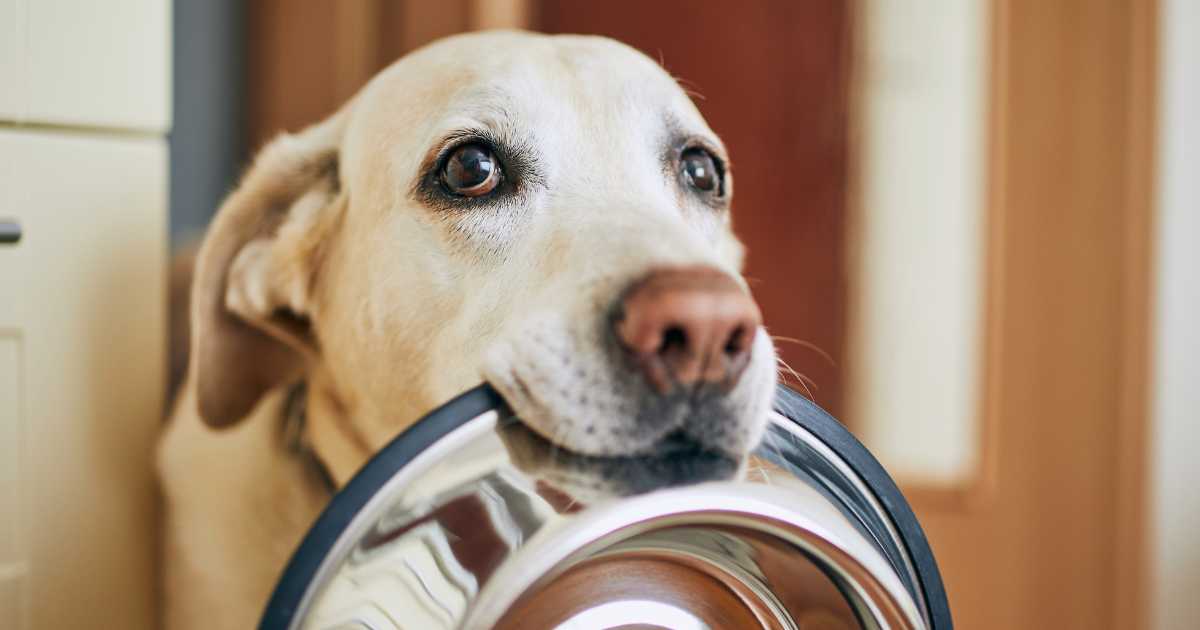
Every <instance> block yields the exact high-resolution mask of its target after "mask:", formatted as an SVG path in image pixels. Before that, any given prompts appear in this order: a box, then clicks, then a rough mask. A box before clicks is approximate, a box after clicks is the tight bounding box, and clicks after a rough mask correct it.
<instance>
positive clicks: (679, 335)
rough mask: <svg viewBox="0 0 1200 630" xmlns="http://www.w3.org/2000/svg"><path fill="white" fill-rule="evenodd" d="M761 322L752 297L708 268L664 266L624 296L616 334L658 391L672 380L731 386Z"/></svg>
mask: <svg viewBox="0 0 1200 630" xmlns="http://www.w3.org/2000/svg"><path fill="white" fill-rule="evenodd" d="M761 322H762V317H761V315H760V314H759V311H758V306H757V305H756V304H755V303H754V300H753V299H751V297H750V296H749V295H748V294H747V293H746V291H744V290H743V289H742V287H741V286H739V285H738V284H737V283H736V282H735V281H734V280H733V278H731V277H730V276H729V275H728V274H726V273H724V272H722V271H720V270H718V269H714V268H711V267H678V268H669V269H661V270H658V271H655V272H653V273H651V274H650V275H649V276H646V277H645V278H643V279H642V280H640V281H638V282H636V283H634V284H633V285H632V286H631V287H630V289H629V290H628V291H627V292H626V293H625V295H624V297H623V298H622V300H621V309H620V311H619V312H618V317H617V319H616V320H615V328H616V336H617V339H618V341H619V342H620V343H621V345H622V346H623V347H624V348H625V349H626V350H627V351H629V352H630V353H631V354H632V355H633V356H634V359H635V360H636V361H637V364H638V367H639V368H640V369H641V370H642V373H643V375H644V376H645V378H646V380H647V381H648V382H649V383H650V385H651V386H652V387H654V389H655V390H657V391H658V392H659V393H660V394H665V393H667V392H669V391H671V389H673V388H674V387H675V386H676V385H694V384H698V383H711V384H716V385H720V386H722V387H723V388H726V389H728V388H730V387H732V386H733V384H734V383H736V382H737V380H738V378H739V377H740V376H741V373H742V371H743V370H744V369H745V367H746V364H747V363H748V362H749V359H750V347H751V345H752V344H753V342H754V336H755V334H756V333H757V331H758V326H759V324H760V323H761Z"/></svg>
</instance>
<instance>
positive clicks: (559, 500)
mask: <svg viewBox="0 0 1200 630" xmlns="http://www.w3.org/2000/svg"><path fill="white" fill-rule="evenodd" d="M497 433H498V434H499V436H500V439H501V441H502V442H503V443H504V445H505V447H506V449H507V450H508V453H509V455H510V456H511V457H512V461H513V464H514V465H515V466H516V467H517V469H519V470H521V471H522V472H524V473H525V474H527V475H529V476H530V477H532V478H533V479H536V480H537V481H539V482H540V483H539V486H540V488H541V489H542V490H543V493H544V496H547V497H548V498H553V499H554V500H553V501H552V502H553V503H555V504H556V505H557V507H558V508H559V509H560V511H563V510H564V509H567V508H572V509H573V508H577V507H582V506H586V505H594V504H597V503H600V502H603V501H605V500H609V499H614V498H620V497H627V496H634V495H639V494H644V493H647V492H652V491H654V490H659V489H664V488H673V487H680V486H686V485H691V484H696V483H702V482H706V481H725V480H731V479H737V478H739V477H741V475H742V474H743V473H744V472H745V463H746V460H747V458H748V454H747V455H743V456H733V455H729V454H726V453H719V452H715V451H711V450H707V449H705V448H704V447H703V446H701V445H700V444H699V443H697V442H695V441H694V440H692V439H690V438H688V437H686V436H684V435H682V434H671V435H669V436H667V437H665V438H663V439H662V440H660V442H659V443H657V444H656V445H655V447H654V448H653V449H650V450H648V451H647V452H645V453H642V454H637V455H624V456H597V455H587V454H583V453H578V452H575V451H572V450H570V449H568V448H565V447H563V446H561V445H559V444H555V443H553V442H551V441H549V440H547V439H546V438H544V437H542V436H541V435H540V434H539V433H538V432H536V431H534V430H533V429H531V428H529V427H528V426H527V425H525V424H524V423H523V422H521V421H519V420H517V419H515V418H514V419H512V420H511V421H508V422H505V423H502V425H501V426H499V427H498V428H497ZM545 486H548V488H546V487H545ZM564 498H566V499H568V500H566V501H563V499H564Z"/></svg>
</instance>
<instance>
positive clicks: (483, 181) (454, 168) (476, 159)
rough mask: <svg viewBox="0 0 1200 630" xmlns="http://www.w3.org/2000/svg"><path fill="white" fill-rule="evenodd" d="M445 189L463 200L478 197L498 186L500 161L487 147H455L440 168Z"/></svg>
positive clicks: (473, 144)
mask: <svg viewBox="0 0 1200 630" xmlns="http://www.w3.org/2000/svg"><path fill="white" fill-rule="evenodd" d="M441 176H442V184H443V185H444V186H445V187H446V190H448V191H450V192H451V193H453V194H455V195H460V196H463V197H482V196H483V195H486V194H488V193H490V192H492V191H493V190H495V189H496V187H497V186H499V185H500V179H501V178H502V177H503V173H501V172H500V162H499V161H498V160H497V159H496V156H495V154H493V153H492V150H491V149H489V148H488V147H486V146H484V145H482V144H477V143H471V144H464V145H462V146H460V147H457V148H455V149H454V150H453V151H452V152H451V153H450V156H449V157H448V158H447V159H446V164H445V165H444V166H443V167H442V173H441Z"/></svg>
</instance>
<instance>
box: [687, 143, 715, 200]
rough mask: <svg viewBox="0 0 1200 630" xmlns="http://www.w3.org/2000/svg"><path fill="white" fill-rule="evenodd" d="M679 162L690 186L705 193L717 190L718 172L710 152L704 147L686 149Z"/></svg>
mask: <svg viewBox="0 0 1200 630" xmlns="http://www.w3.org/2000/svg"><path fill="white" fill-rule="evenodd" d="M680 162H682V164H683V174H684V176H685V177H686V178H687V181H688V184H690V185H691V186H692V188H695V189H696V190H699V191H702V192H706V193H711V192H716V191H717V182H718V180H719V178H720V174H719V173H718V172H717V162H716V160H715V159H713V156H712V154H710V153H709V152H708V151H705V150H704V149H688V150H686V151H684V152H683V156H681V157H680ZM718 194H719V193H718Z"/></svg>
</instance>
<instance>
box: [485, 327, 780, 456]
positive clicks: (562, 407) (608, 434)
mask: <svg viewBox="0 0 1200 630" xmlns="http://www.w3.org/2000/svg"><path fill="white" fill-rule="evenodd" d="M607 317H608V314H607V313H602V312H601V313H592V314H591V316H590V317H576V318H567V317H564V316H561V315H556V314H543V315H540V316H536V317H531V318H529V319H528V320H527V322H526V323H525V325H523V326H520V327H518V328H516V329H515V331H514V332H513V333H512V334H510V335H509V336H507V337H506V338H504V339H502V340H501V341H499V342H497V343H496V344H495V345H493V346H492V348H491V349H490V351H489V353H488V355H487V357H486V359H485V363H484V366H483V374H484V377H485V378H486V379H487V380H488V381H489V382H490V383H492V385H493V386H494V387H496V388H497V389H498V390H499V391H500V393H501V394H502V395H503V396H504V397H505V399H506V400H507V401H508V403H509V405H510V406H511V407H512V408H513V411H514V412H515V413H516V414H517V415H518V416H519V417H520V418H521V419H522V420H523V421H524V422H525V424H526V425H528V426H529V427H530V428H531V429H533V430H534V431H536V432H537V433H538V434H540V435H541V436H542V437H544V438H546V439H547V440H549V441H551V442H552V443H554V444H557V445H559V446H562V447H564V448H566V449H568V450H570V451H573V452H575V453H580V454H585V455H596V456H626V455H635V454H640V453H644V452H647V451H649V450H651V449H653V448H654V447H655V446H656V445H657V443H658V442H660V441H661V440H662V439H663V438H664V437H666V436H667V435H668V434H670V433H672V432H675V431H677V430H681V429H682V430H684V431H685V432H686V433H687V434H689V435H690V436H692V437H693V438H695V439H696V440H697V441H699V442H701V443H702V444H703V445H704V446H706V447H708V448H711V449H714V450H717V451H720V452H722V453H725V454H727V455H733V456H740V455H744V454H746V453H748V452H749V451H750V450H751V449H753V448H754V447H755V446H756V445H757V444H758V442H759V440H760V439H761V438H762V434H763V431H764V430H765V427H766V418H767V413H768V411H769V409H770V405H771V402H772V399H773V395H774V385H775V351H774V346H773V345H772V344H771V341H770V338H769V336H768V335H767V334H766V332H765V331H764V330H762V329H760V330H759V331H758V334H757V335H756V336H755V340H754V345H753V348H752V350H751V359H750V363H749V365H748V366H747V368H746V370H745V372H744V373H743V374H742V376H741V378H740V379H739V381H738V382H737V384H736V385H735V386H734V387H733V388H732V389H731V390H730V391H729V392H728V393H727V394H726V395H724V396H720V397H717V398H711V399H705V400H704V401H703V402H700V403H697V404H686V403H678V402H672V401H670V400H664V399H663V398H662V397H660V396H658V395H656V394H655V393H653V391H652V390H651V388H649V387H648V386H647V384H646V383H645V382H644V381H643V379H642V376H641V374H640V373H638V372H637V371H636V370H635V369H633V368H632V365H631V364H629V363H627V362H624V361H622V360H621V357H620V355H619V353H618V352H614V351H612V349H611V347H610V345H609V344H610V340H609V339H607V338H606V335H605V332H604V331H605V326H606V325H607Z"/></svg>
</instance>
